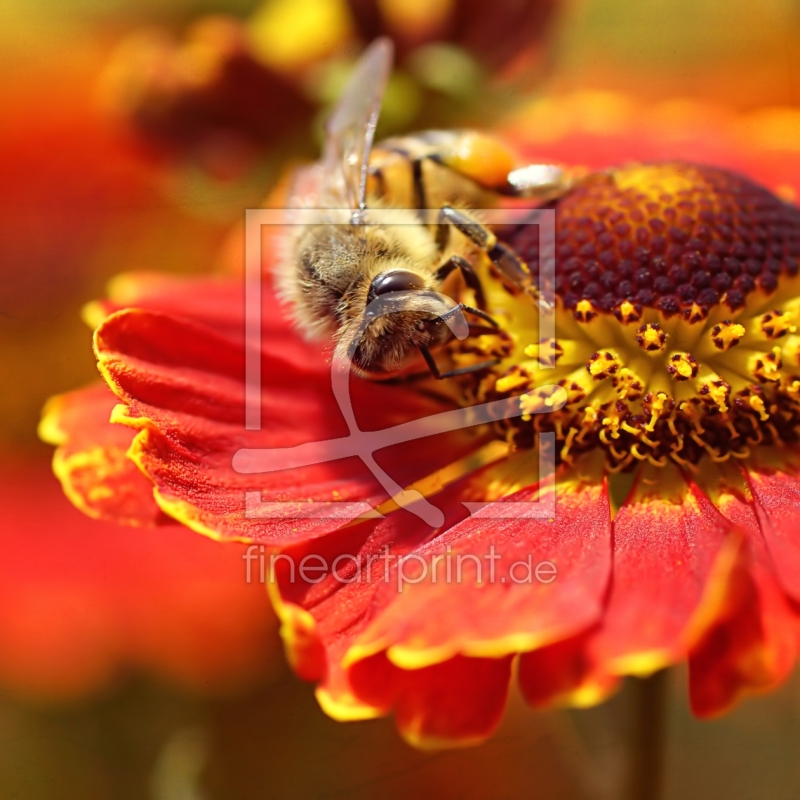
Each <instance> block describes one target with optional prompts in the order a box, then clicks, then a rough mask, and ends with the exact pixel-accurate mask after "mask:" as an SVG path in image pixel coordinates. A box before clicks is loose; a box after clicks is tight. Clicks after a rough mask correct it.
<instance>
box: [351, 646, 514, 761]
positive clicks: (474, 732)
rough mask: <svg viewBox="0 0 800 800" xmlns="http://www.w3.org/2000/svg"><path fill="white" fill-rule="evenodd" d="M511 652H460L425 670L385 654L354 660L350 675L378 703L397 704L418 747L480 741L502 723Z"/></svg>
mask: <svg viewBox="0 0 800 800" xmlns="http://www.w3.org/2000/svg"><path fill="white" fill-rule="evenodd" d="M511 661H512V656H506V657H503V658H465V657H463V656H455V657H454V658H451V659H449V660H448V661H445V662H443V663H440V664H434V665H432V666H429V667H423V668H422V669H412V670H406V669H400V668H398V667H396V666H395V665H394V664H392V663H391V662H390V661H389V659H388V658H386V656H385V655H384V654H383V653H379V654H377V655H375V656H372V657H370V658H367V659H365V660H364V661H360V662H358V663H357V664H354V665H353V667H352V668H351V670H350V680H351V683H352V684H353V686H354V687H355V691H356V693H357V694H358V696H359V697H360V698H361V699H363V700H365V701H366V702H368V703H369V704H370V705H372V706H374V707H375V708H379V709H385V710H388V709H389V708H392V707H393V708H394V710H395V711H394V713H395V721H396V724H397V728H398V730H399V731H400V733H401V734H402V735H403V737H404V738H405V739H406V741H408V742H409V743H410V744H413V745H415V746H416V747H443V746H448V745H449V746H463V745H465V744H470V743H477V742H481V741H483V740H484V739H486V738H487V737H489V736H491V734H492V733H493V732H494V731H495V729H496V728H497V726H498V725H499V724H500V720H501V718H502V716H503V711H504V709H505V705H506V698H507V696H508V685H509V681H510V680H511Z"/></svg>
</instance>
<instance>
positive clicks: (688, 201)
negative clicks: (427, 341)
mask: <svg viewBox="0 0 800 800" xmlns="http://www.w3.org/2000/svg"><path fill="white" fill-rule="evenodd" d="M555 209H556V215H557V217H556V219H557V222H556V230H557V245H556V283H555V295H556V308H555V332H556V335H555V338H542V337H541V336H540V335H539V319H538V311H537V309H536V308H535V307H534V304H533V303H531V302H530V299H529V298H527V297H526V296H525V295H520V296H515V295H512V294H510V293H509V292H508V291H505V290H504V288H503V287H502V285H500V283H499V282H498V281H497V279H496V278H494V279H493V278H487V280H486V283H488V284H489V285H490V286H491V290H490V292H489V306H490V309H491V310H492V312H493V313H495V314H496V315H497V317H498V319H503V318H505V320H506V325H505V327H506V329H507V330H508V332H509V333H510V336H511V339H512V341H513V348H511V352H510V354H508V355H507V356H506V354H505V353H503V356H504V357H503V361H502V363H501V364H500V365H499V366H498V367H497V368H496V369H495V370H494V371H493V372H492V374H491V375H488V376H486V377H485V378H483V379H482V381H481V382H480V384H479V385H477V386H474V387H473V389H472V393H473V396H477V397H478V398H481V399H495V398H499V397H506V396H512V395H521V400H520V402H521V403H522V408H523V411H527V412H528V413H526V414H524V415H523V417H521V418H520V419H518V420H515V421H509V422H502V423H498V425H500V426H501V427H502V430H503V432H504V435H505V436H506V438H507V439H508V440H509V441H510V442H511V443H512V444H514V445H515V446H517V447H529V446H532V445H533V444H534V443H535V440H536V434H537V433H539V432H544V431H554V432H555V433H556V439H557V441H558V450H559V458H560V459H561V460H562V461H570V460H572V459H573V458H574V457H575V456H576V455H578V454H580V453H583V452H586V451H587V450H592V449H597V448H600V449H602V450H603V451H604V453H605V456H606V460H607V463H608V466H609V468H610V469H611V470H613V471H617V470H623V469H626V468H628V467H630V466H632V465H635V464H636V463H638V462H641V461H648V462H650V463H651V464H653V465H656V466H664V465H666V464H667V463H669V462H676V463H678V464H681V465H683V466H688V467H689V468H692V469H693V468H694V465H696V464H697V463H698V462H699V461H700V459H702V458H704V457H705V456H708V457H709V458H711V459H712V460H714V461H719V462H721V461H726V460H727V459H729V458H731V457H736V458H746V457H747V456H748V455H749V454H750V452H751V450H752V448H753V447H755V446H756V445H760V444H762V443H763V444H780V443H787V442H795V441H797V439H798V431H799V430H800V335H798V334H797V327H796V326H797V324H798V323H797V320H798V315H799V314H800V276H799V275H798V257H800V211H799V210H798V209H797V208H796V207H794V206H791V205H789V204H787V203H784V202H782V201H781V200H780V199H778V198H777V197H775V196H774V195H772V194H771V193H770V192H768V191H767V190H765V189H762V188H760V187H758V186H756V185H754V184H752V183H750V182H749V181H747V180H745V179H744V178H741V177H739V176H736V175H733V174H731V173H728V172H725V171H723V170H719V169H714V168H710V167H701V166H692V165H687V164H680V163H671V164H660V165H645V166H632V167H626V168H623V169H620V170H617V171H615V172H614V173H613V174H600V175H597V176H595V177H593V178H591V179H590V180H589V181H587V182H586V184H584V185H583V186H581V187H580V188H578V189H577V190H575V191H574V192H572V193H571V194H570V195H568V196H567V197H565V198H564V199H562V200H561V201H560V202H559V203H557V204H556V206H555ZM508 239H509V242H510V243H511V244H512V246H514V247H515V249H516V250H517V252H518V253H520V255H521V256H522V257H523V258H525V259H526V260H527V261H528V263H529V265H530V268H531V272H532V274H534V275H536V274H537V271H538V266H537V253H538V241H537V239H538V228H537V227H535V226H521V228H520V229H519V230H518V231H516V232H514V233H513V234H511V235H510V236H509V237H508ZM490 338H491V337H482V339H483V340H484V344H485V347H486V350H487V351H490V350H491V348H492V347H493V345H492V344H491V343H490V342H489V339H490ZM470 348H471V350H473V351H474V349H475V343H474V342H473V343H471V345H470ZM470 357H472V356H471V355H470V354H468V353H467V352H466V348H462V351H461V352H460V353H459V352H456V353H455V358H456V360H466V359H468V358H470ZM545 384H559V385H561V386H563V387H564V388H565V389H566V391H567V394H568V402H567V404H566V406H565V407H564V408H563V409H561V410H560V411H558V412H553V413H547V414H538V413H533V412H535V411H538V410H540V405H541V402H543V401H542V400H541V399H540V398H539V396H538V395H537V388H538V387H540V386H543V385H545Z"/></svg>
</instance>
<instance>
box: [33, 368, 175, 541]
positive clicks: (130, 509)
mask: <svg viewBox="0 0 800 800" xmlns="http://www.w3.org/2000/svg"><path fill="white" fill-rule="evenodd" d="M118 403H119V400H118V399H117V398H116V397H115V396H114V395H113V394H112V393H111V391H110V390H109V388H108V387H107V386H106V385H105V384H103V383H97V384H95V385H93V386H90V387H87V388H86V389H79V390H78V391H75V392H69V393H67V394H62V395H58V396H57V397H54V398H52V399H51V400H50V401H49V403H48V404H47V407H46V408H45V412H44V417H43V418H42V422H41V425H40V428H39V435H40V436H41V437H42V439H44V440H45V441H47V442H49V443H50V444H55V445H58V449H57V450H56V452H55V455H54V456H53V470H54V472H55V473H56V476H57V477H58V479H59V480H60V481H61V485H62V487H63V489H64V492H65V493H66V495H67V497H69V499H70V500H71V501H72V502H73V503H74V504H75V505H76V506H77V507H78V508H80V509H81V511H83V512H84V513H85V514H88V515H89V516H90V517H95V518H98V519H110V520H116V521H118V522H121V523H124V524H127V525H154V524H165V523H167V522H170V521H171V520H170V519H169V517H167V516H166V515H165V514H163V512H162V511H161V510H160V509H159V508H158V506H157V505H156V503H155V500H153V485H152V483H150V481H149V480H147V478H145V476H144V475H142V473H141V472H140V471H139V469H138V468H137V466H136V465H135V464H134V463H133V462H132V461H131V460H130V459H129V458H128V455H127V453H128V448H129V447H130V446H131V442H132V441H133V436H134V434H133V432H132V431H131V430H130V429H129V428H124V427H121V426H119V425H112V424H111V422H110V417H111V411H112V409H113V408H114V407H115V406H116V405H117V404H118Z"/></svg>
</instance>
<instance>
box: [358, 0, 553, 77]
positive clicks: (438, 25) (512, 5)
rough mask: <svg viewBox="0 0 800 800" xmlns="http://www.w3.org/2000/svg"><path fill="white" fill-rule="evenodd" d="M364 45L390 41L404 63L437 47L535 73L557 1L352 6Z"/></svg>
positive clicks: (496, 67) (395, 1)
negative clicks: (380, 39) (381, 39)
mask: <svg viewBox="0 0 800 800" xmlns="http://www.w3.org/2000/svg"><path fill="white" fill-rule="evenodd" d="M348 5H349V7H350V11H351V13H352V15H353V20H354V22H355V26H356V29H357V31H358V33H359V34H360V35H361V37H362V39H364V41H367V42H369V41H371V40H372V39H375V38H377V37H378V36H391V37H392V39H393V40H394V42H395V44H396V46H397V48H398V53H399V57H400V59H401V60H402V59H405V58H407V57H408V56H410V55H411V54H413V53H414V52H415V51H418V50H419V48H422V47H427V46H430V45H433V44H438V45H441V44H447V45H451V46H453V47H456V48H458V49H460V50H461V51H463V52H464V53H465V54H467V55H469V56H470V57H472V58H473V59H475V60H476V61H477V62H478V63H479V64H481V65H482V66H483V68H484V69H486V70H488V71H489V72H491V73H498V72H501V71H502V70H507V69H509V68H512V69H514V71H515V72H517V71H522V70H523V69H524V71H526V72H529V73H530V72H531V71H532V67H533V66H534V64H535V61H536V58H537V57H538V58H540V57H541V55H542V43H543V41H544V39H545V37H546V35H547V34H548V33H549V31H550V29H551V26H552V23H553V20H554V17H555V12H556V10H557V8H558V5H559V3H558V0H500V2H497V3H486V2H482V0H436V1H435V2H419V0H415V2H407V0H382V1H381V0H348Z"/></svg>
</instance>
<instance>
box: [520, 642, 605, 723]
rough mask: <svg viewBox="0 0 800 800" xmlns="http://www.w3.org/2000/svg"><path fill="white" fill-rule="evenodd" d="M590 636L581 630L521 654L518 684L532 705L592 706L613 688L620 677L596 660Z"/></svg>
mask: <svg viewBox="0 0 800 800" xmlns="http://www.w3.org/2000/svg"><path fill="white" fill-rule="evenodd" d="M590 637H591V633H590V632H586V633H580V634H578V635H577V636H572V637H570V638H568V639H564V640H562V641H560V642H555V643H554V644H551V645H548V646H547V647H541V648H539V649H538V650H533V651H531V652H530V653H523V654H522V655H521V656H520V659H519V685H520V689H522V694H523V696H524V697H525V700H527V702H528V703H530V705H532V706H534V707H542V706H552V705H570V706H579V707H585V706H592V705H595V704H597V703H599V702H601V701H602V700H604V699H605V698H606V697H608V695H609V694H610V693H611V692H612V691H614V689H615V688H616V686H617V684H618V683H619V678H618V677H617V676H615V675H609V674H608V673H607V672H605V671H604V670H603V669H602V668H601V665H600V664H599V663H598V662H597V661H596V660H593V658H592V653H591V652H590V650H589V649H588V648H587V644H588V642H589V640H590Z"/></svg>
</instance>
